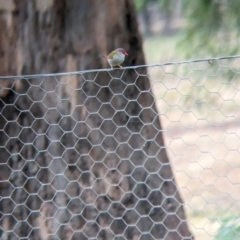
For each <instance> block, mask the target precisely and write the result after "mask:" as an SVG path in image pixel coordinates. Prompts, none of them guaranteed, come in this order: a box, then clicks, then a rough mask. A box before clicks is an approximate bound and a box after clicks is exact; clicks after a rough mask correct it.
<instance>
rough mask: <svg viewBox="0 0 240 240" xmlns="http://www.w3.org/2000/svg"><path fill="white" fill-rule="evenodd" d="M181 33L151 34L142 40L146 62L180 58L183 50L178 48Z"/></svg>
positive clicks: (151, 62)
mask: <svg viewBox="0 0 240 240" xmlns="http://www.w3.org/2000/svg"><path fill="white" fill-rule="evenodd" d="M180 38H181V33H175V34H172V35H170V36H151V37H148V38H145V39H144V41H143V48H144V52H145V58H146V61H147V63H148V64H154V63H160V62H161V63H162V62H169V61H172V60H174V61H176V60H180V58H181V57H183V56H184V52H183V51H182V50H181V49H179V46H178V41H179V40H180Z"/></svg>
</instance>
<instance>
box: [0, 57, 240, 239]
mask: <svg viewBox="0 0 240 240" xmlns="http://www.w3.org/2000/svg"><path fill="white" fill-rule="evenodd" d="M239 66H240V57H239V56H232V57H222V58H212V59H203V60H201V59H200V60H193V61H184V62H175V63H167V64H155V65H146V66H137V67H128V68H124V69H121V70H120V69H114V70H113V71H111V70H110V69H103V70H89V71H79V72H71V73H60V74H41V75H28V76H6V77H0V111H1V112H0V149H1V150H0V152H1V153H0V239H134V240H136V239H141V240H142V239H167V240H170V239H193V236H194V239H197V240H200V239H233V240H234V239H240V222H239V215H240V178H239V174H240V161H239V160H240V151H239V149H240V141H239V138H240V76H239V74H240V67H239ZM159 121H160V123H159Z"/></svg>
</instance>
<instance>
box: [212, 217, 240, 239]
mask: <svg viewBox="0 0 240 240" xmlns="http://www.w3.org/2000/svg"><path fill="white" fill-rule="evenodd" d="M215 239H216V240H230V239H231V240H238V239H240V222H239V217H238V218H237V217H235V216H234V217H233V216H230V217H227V218H224V219H223V220H222V226H221V227H220V228H219V230H218V232H217V235H216V236H215Z"/></svg>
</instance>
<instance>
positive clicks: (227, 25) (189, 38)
mask: <svg viewBox="0 0 240 240" xmlns="http://www.w3.org/2000/svg"><path fill="white" fill-rule="evenodd" d="M183 1H184V2H183V3H184V4H183V14H184V15H185V17H186V19H187V27H186V29H185V30H184V31H185V34H184V38H183V40H182V41H181V44H182V45H183V46H184V47H185V49H186V51H187V55H188V56H192V55H196V56H198V57H202V56H206V55H209V54H211V55H212V54H214V55H223V54H224V55H232V54H236V53H237V52H238V51H239V46H238V45H239V43H238V42H239V37H240V14H239V12H240V1H239V0H231V1H215V0H201V1H192V0H183ZM189 46H191V47H189Z"/></svg>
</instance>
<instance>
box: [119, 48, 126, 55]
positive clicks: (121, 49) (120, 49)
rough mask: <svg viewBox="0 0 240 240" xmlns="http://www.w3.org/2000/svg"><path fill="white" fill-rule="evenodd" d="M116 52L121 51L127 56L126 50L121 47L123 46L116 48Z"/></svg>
mask: <svg viewBox="0 0 240 240" xmlns="http://www.w3.org/2000/svg"><path fill="white" fill-rule="evenodd" d="M117 51H118V52H121V53H122V54H124V55H125V56H127V55H128V54H127V52H126V51H125V50H124V49H123V48H118V49H117Z"/></svg>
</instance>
